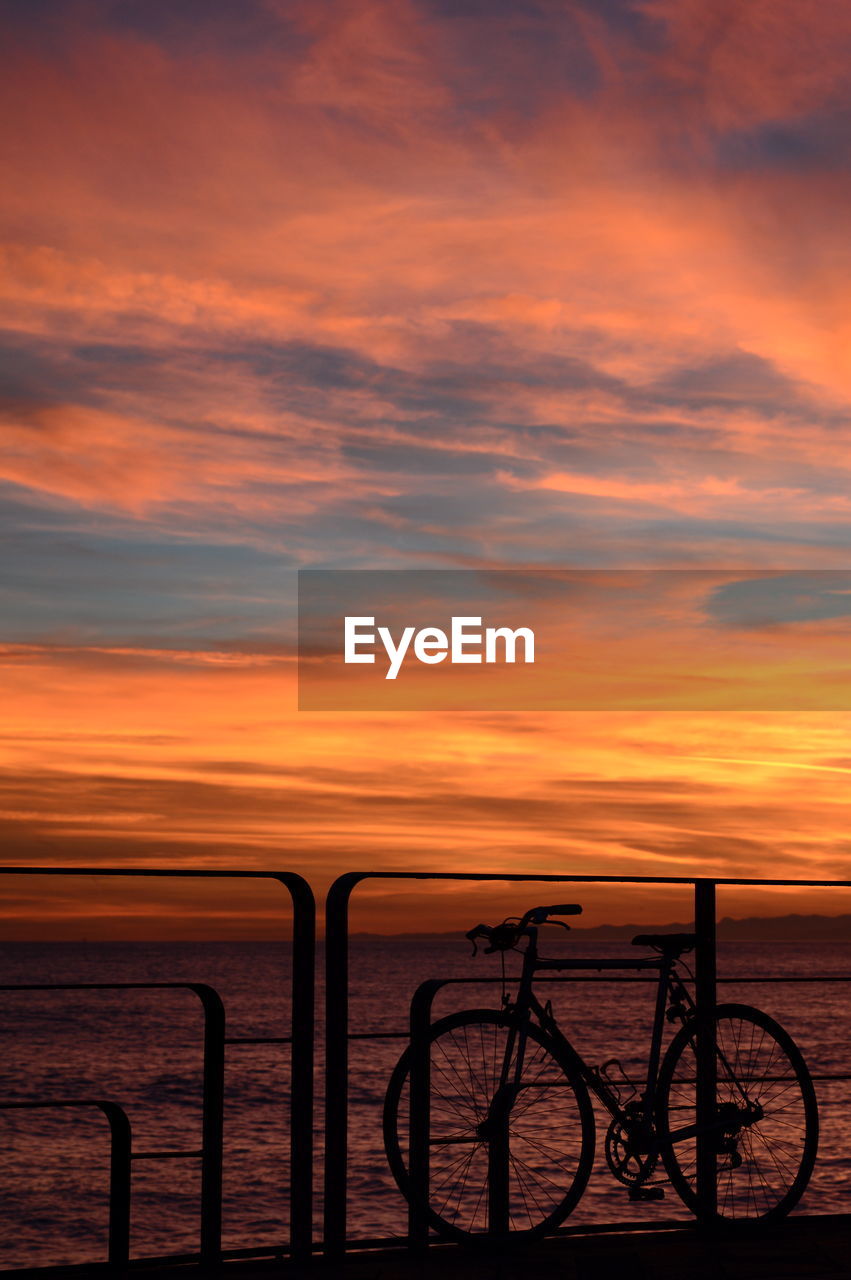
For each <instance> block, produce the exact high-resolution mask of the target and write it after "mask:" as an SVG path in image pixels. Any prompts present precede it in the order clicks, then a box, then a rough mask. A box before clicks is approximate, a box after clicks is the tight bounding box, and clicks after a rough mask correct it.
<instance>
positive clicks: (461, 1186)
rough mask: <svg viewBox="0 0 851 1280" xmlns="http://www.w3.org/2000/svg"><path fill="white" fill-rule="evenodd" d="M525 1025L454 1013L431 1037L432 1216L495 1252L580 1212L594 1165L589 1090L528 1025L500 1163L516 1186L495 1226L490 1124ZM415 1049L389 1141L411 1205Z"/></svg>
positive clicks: (391, 1104) (398, 1082)
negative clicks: (574, 1211)
mask: <svg viewBox="0 0 851 1280" xmlns="http://www.w3.org/2000/svg"><path fill="white" fill-rule="evenodd" d="M517 1027H518V1024H517V1020H516V1019H513V1018H512V1017H511V1016H510V1015H507V1014H503V1013H500V1012H498V1011H495V1010H486V1009H475V1010H470V1011H466V1012H461V1013H455V1014H452V1015H450V1016H449V1017H447V1018H443V1019H441V1020H440V1021H438V1022H435V1024H434V1025H433V1027H432V1029H431V1051H430V1071H429V1075H430V1088H429V1098H430V1103H429V1111H430V1118H429V1171H430V1177H429V1201H428V1216H429V1221H430V1223H431V1225H432V1227H433V1228H434V1229H435V1230H436V1231H438V1232H439V1233H440V1234H441V1235H444V1236H448V1237H449V1238H451V1239H454V1240H461V1241H462V1242H464V1243H473V1244H475V1243H487V1244H493V1243H495V1242H498V1241H500V1240H506V1241H507V1240H509V1239H510V1240H516V1239H520V1238H523V1237H533V1236H538V1235H542V1234H544V1233H545V1232H546V1231H548V1230H551V1229H552V1228H553V1227H555V1226H557V1225H558V1224H559V1223H560V1222H561V1221H562V1220H563V1219H564V1218H566V1217H567V1215H568V1214H569V1213H570V1211H571V1209H573V1208H574V1206H575V1205H576V1203H577V1201H578V1200H579V1198H580V1196H581V1195H582V1192H583V1191H584V1190H585V1187H586V1184H587V1182H588V1177H589V1175H590V1172H591V1165H592V1162H593V1158H594V1113H593V1109H592V1106H591V1101H590V1099H589V1097H588V1090H587V1089H586V1087H585V1085H584V1083H583V1082H582V1080H581V1079H579V1078H578V1077H577V1076H576V1074H575V1072H574V1071H573V1070H572V1068H571V1067H570V1065H569V1063H568V1062H567V1059H566V1055H563V1053H562V1052H561V1051H560V1049H559V1046H558V1045H557V1044H556V1043H555V1042H554V1041H552V1040H550V1039H549V1038H548V1037H547V1036H545V1035H544V1034H543V1032H541V1031H540V1030H539V1029H538V1027H536V1026H534V1025H531V1024H530V1025H529V1027H528V1029H527V1038H526V1045H525V1051H524V1056H523V1066H522V1072H521V1077H520V1080H519V1085H518V1087H517V1089H516V1090H514V1091H513V1093H512V1100H511V1102H510V1104H509V1106H508V1108H507V1116H506V1115H505V1114H504V1113H503V1120H504V1121H505V1120H507V1139H508V1140H507V1144H506V1143H505V1141H504V1139H505V1134H504V1133H503V1135H502V1139H501V1141H502V1144H503V1145H502V1146H501V1147H500V1148H499V1150H500V1156H499V1159H500V1160H502V1159H503V1157H504V1159H505V1166H506V1167H505V1169H504V1170H503V1171H502V1174H501V1175H500V1171H499V1169H497V1171H496V1173H497V1177H500V1176H501V1177H502V1178H503V1179H507V1190H506V1191H505V1192H504V1204H503V1208H502V1212H501V1214H500V1218H501V1220H495V1218H494V1203H493V1201H494V1197H493V1195H492V1194H491V1174H492V1173H493V1172H494V1159H495V1155H494V1151H495V1147H494V1145H493V1144H495V1143H496V1141H498V1139H497V1138H495V1137H494V1136H493V1135H492V1133H491V1132H489V1126H490V1127H492V1126H493V1121H494V1116H495V1114H496V1112H497V1110H498V1108H499V1105H500V1103H499V1100H498V1098H497V1095H498V1091H499V1086H500V1079H501V1078H502V1079H503V1080H504V1079H505V1078H506V1073H505V1065H506V1058H507V1056H508V1055H509V1045H511V1049H510V1061H509V1062H508V1068H509V1070H508V1078H510V1079H511V1080H512V1081H513V1080H514V1076H515V1068H516V1055H517V1045H518V1035H519V1033H518V1035H514V1036H512V1035H511V1033H512V1032H516V1031H517ZM409 1077H410V1050H409V1049H406V1051H405V1052H404V1053H403V1054H402V1057H401V1058H400V1059H399V1062H398V1063H397V1064H396V1068H395V1070H394V1072H393V1075H392V1076H391V1078H390V1084H389V1086H388V1089H387V1096H386V1099H385V1104H384V1143H385V1148H386V1151H387V1158H388V1161H389V1163H390V1168H391V1170H392V1172H393V1176H394V1178H395V1179H396V1183H397V1185H398V1186H399V1189H400V1190H401V1191H402V1193H403V1195H404V1196H405V1197H406V1199H407V1198H409V1192H410V1179H409V1174H408V1133H409V1128H408V1125H409V1096H410V1089H409Z"/></svg>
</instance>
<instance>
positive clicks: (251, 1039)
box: [225, 1036, 293, 1044]
mask: <svg viewBox="0 0 851 1280" xmlns="http://www.w3.org/2000/svg"><path fill="white" fill-rule="evenodd" d="M292 1042H293V1038H292V1036H226V1037H225V1044H292Z"/></svg>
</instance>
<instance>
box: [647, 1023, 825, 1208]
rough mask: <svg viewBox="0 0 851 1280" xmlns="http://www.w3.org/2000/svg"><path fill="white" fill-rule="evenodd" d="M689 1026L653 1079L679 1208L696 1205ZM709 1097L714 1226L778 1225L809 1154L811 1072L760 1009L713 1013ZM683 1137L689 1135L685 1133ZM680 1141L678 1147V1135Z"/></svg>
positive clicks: (813, 1143) (808, 1167)
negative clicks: (739, 1222)
mask: <svg viewBox="0 0 851 1280" xmlns="http://www.w3.org/2000/svg"><path fill="white" fill-rule="evenodd" d="M695 1043H696V1023H695V1022H694V1020H692V1021H690V1022H687V1023H686V1024H685V1026H683V1027H681V1028H680V1030H679V1031H678V1032H677V1034H676V1035H675V1037H674V1039H673V1040H672V1041H671V1044H670V1046H669V1048H668V1051H667V1053H666V1055H665V1059H664V1061H663V1063H662V1067H661V1070H660V1072H659V1086H658V1103H657V1131H658V1137H659V1140H660V1143H661V1144H662V1158H663V1160H664V1162H665V1168H666V1169H667V1172H668V1177H669V1178H670V1179H671V1183H672V1185H673V1187H674V1189H675V1190H676V1192H677V1194H678V1195H679V1197H680V1199H681V1200H682V1201H683V1203H684V1204H685V1205H686V1206H687V1207H688V1208H689V1209H691V1210H692V1212H693V1213H697V1212H698V1211H699V1204H698V1198H697V1176H696V1175H697V1138H696V1135H695V1132H694V1130H695V1129H696V1125H697V1109H696V1075H697V1073H696V1054H695ZM716 1045H717V1055H716V1071H717V1081H718V1083H717V1090H716V1106H715V1121H714V1124H713V1128H712V1131H711V1133H710V1134H709V1139H710V1141H711V1142H712V1144H713V1147H714V1150H715V1169H716V1197H717V1208H716V1213H717V1216H718V1217H720V1218H735V1219H742V1218H780V1217H783V1216H784V1215H785V1214H787V1213H788V1212H789V1211H790V1210H791V1209H792V1208H794V1206H795V1205H796V1204H797V1203H798V1201H799V1200H800V1198H801V1196H802V1195H803V1193H804V1189H805V1188H806V1185H807V1183H808V1181H809V1179H810V1174H811V1173H812V1170H813V1164H814V1163H815V1158H816V1150H817V1148H818V1107H817V1105H816V1096H815V1090H814V1089H813V1082H812V1079H811V1078H810V1073H809V1071H808V1070H807V1066H806V1063H805V1062H804V1059H803V1058H802V1056H801V1053H800V1051H799V1049H798V1047H797V1045H796V1044H795V1042H794V1041H793V1039H792V1037H791V1036H790V1035H789V1034H788V1032H786V1031H784V1030H783V1028H782V1027H781V1026H780V1025H779V1024H778V1023H776V1022H775V1021H774V1019H773V1018H770V1017H769V1016H768V1014H766V1013H762V1011H761V1010H759V1009H752V1008H750V1007H749V1006H747V1005H738V1004H725V1005H719V1006H718V1008H717V1010H716ZM689 1129H691V1130H692V1132H691V1133H689ZM678 1132H680V1133H684V1134H685V1136H684V1137H682V1138H680V1139H678V1138H677V1133H678Z"/></svg>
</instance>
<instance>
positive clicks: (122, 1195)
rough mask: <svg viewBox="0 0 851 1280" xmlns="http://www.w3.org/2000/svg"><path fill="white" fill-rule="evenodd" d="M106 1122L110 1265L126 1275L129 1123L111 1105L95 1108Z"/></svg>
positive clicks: (129, 1157)
mask: <svg viewBox="0 0 851 1280" xmlns="http://www.w3.org/2000/svg"><path fill="white" fill-rule="evenodd" d="M98 1105H99V1106H100V1109H101V1110H102V1111H103V1113H104V1115H105V1116H106V1118H107V1120H108V1121H109V1130H110V1149H109V1253H108V1257H109V1265H110V1266H111V1267H112V1268H113V1269H114V1270H116V1271H121V1272H123V1271H125V1270H126V1268H127V1265H128V1263H129V1262H130V1159H131V1154H130V1144H131V1135H130V1121H129V1120H128V1118H127V1115H126V1113H125V1111H124V1110H123V1109H122V1108H121V1107H119V1106H118V1104H117V1103H114V1102H105V1101H104V1102H100V1103H99V1104H98Z"/></svg>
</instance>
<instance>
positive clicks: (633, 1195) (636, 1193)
mask: <svg viewBox="0 0 851 1280" xmlns="http://www.w3.org/2000/svg"><path fill="white" fill-rule="evenodd" d="M629 1198H630V1200H664V1199H665V1188H664V1187H630V1189H629Z"/></svg>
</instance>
